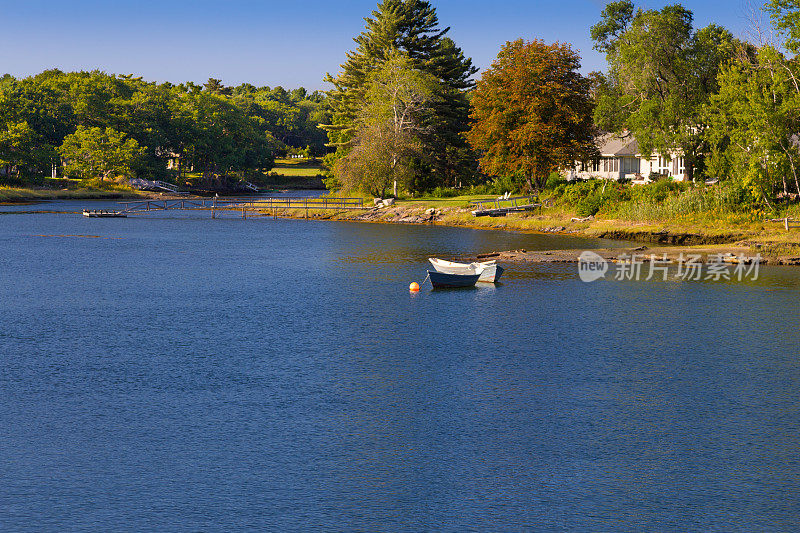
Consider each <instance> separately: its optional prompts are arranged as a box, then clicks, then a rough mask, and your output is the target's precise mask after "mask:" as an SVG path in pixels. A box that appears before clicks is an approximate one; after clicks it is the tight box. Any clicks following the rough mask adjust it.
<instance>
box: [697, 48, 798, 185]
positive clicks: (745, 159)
mask: <svg viewBox="0 0 800 533" xmlns="http://www.w3.org/2000/svg"><path fill="white" fill-rule="evenodd" d="M794 69H796V64H794V62H790V61H787V60H786V58H785V57H783V55H782V54H781V53H780V52H779V51H777V50H776V49H774V48H773V47H771V46H764V47H762V48H761V49H759V50H758V52H757V53H756V54H746V55H742V56H741V57H740V58H739V60H738V61H736V62H735V63H734V64H732V65H730V66H729V67H727V68H724V69H723V70H722V71H721V72H720V75H719V93H718V94H716V95H714V96H712V97H711V102H710V104H709V106H708V107H707V116H708V122H709V125H710V128H709V130H708V133H707V135H708V138H709V140H710V141H711V144H712V146H713V152H712V157H711V158H710V161H709V167H710V170H713V172H714V173H715V175H717V176H719V177H728V178H735V179H740V180H742V181H744V183H745V184H746V185H747V186H748V187H749V189H750V190H751V191H752V192H753V194H754V196H755V197H756V198H762V197H763V198H770V197H772V196H773V193H774V192H775V191H776V190H780V191H782V192H783V193H784V194H788V193H789V191H790V190H794V191H797V192H800V176H798V174H800V152H798V147H797V142H798V139H797V133H798V132H800V88H798V84H797V81H796V79H795V78H794V75H793V71H794Z"/></svg>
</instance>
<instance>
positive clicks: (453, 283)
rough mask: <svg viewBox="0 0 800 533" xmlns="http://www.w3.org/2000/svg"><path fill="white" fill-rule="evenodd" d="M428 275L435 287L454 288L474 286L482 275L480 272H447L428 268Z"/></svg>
mask: <svg viewBox="0 0 800 533" xmlns="http://www.w3.org/2000/svg"><path fill="white" fill-rule="evenodd" d="M428 277H429V278H430V280H431V285H433V288H434V289H444V288H448V289H453V288H463V287H474V286H475V283H477V282H478V278H479V277H481V276H480V274H447V273H445V272H437V271H435V270H428Z"/></svg>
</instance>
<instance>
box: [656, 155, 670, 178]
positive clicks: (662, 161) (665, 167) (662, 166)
mask: <svg viewBox="0 0 800 533" xmlns="http://www.w3.org/2000/svg"><path fill="white" fill-rule="evenodd" d="M670 162H671V160H670V158H669V157H665V156H662V155H660V156H658V166H657V167H656V170H657V171H658V173H659V174H664V175H666V176H669V175H671V174H672V172H671V170H672V169H671V168H670Z"/></svg>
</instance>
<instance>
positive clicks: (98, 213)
mask: <svg viewBox="0 0 800 533" xmlns="http://www.w3.org/2000/svg"><path fill="white" fill-rule="evenodd" d="M83 216H85V217H89V218H128V215H126V214H125V213H122V212H120V211H106V210H105V209H84V210H83Z"/></svg>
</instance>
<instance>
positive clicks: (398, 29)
mask: <svg viewBox="0 0 800 533" xmlns="http://www.w3.org/2000/svg"><path fill="white" fill-rule="evenodd" d="M365 20H366V28H365V29H364V31H363V32H362V33H361V34H360V35H359V36H358V37H356V38H355V39H354V40H355V42H356V45H357V47H356V49H355V50H354V51H350V52H348V53H347V60H346V61H345V63H344V64H342V65H341V72H340V73H339V75H338V76H336V77H333V76H331V75H330V74H328V75H327V76H326V78H325V81H327V82H329V83H331V84H332V85H333V87H334V88H333V89H332V90H331V91H329V92H328V97H329V105H330V107H331V111H332V121H331V124H328V125H324V126H323V128H324V129H326V130H327V131H328V137H329V140H330V144H331V145H332V146H336V147H337V156H338V157H342V156H343V155H345V154H347V153H348V152H349V150H350V149H351V147H352V146H351V145H352V141H353V139H354V138H355V136H356V133H357V132H356V128H357V115H358V111H359V109H360V108H361V107H362V106H363V104H364V101H365V95H366V92H367V90H368V78H369V74H370V73H371V72H374V71H375V70H377V69H379V68H380V66H381V65H383V64H384V63H385V62H386V61H387V58H388V57H390V56H391V55H392V54H393V53H394V51H400V52H403V53H404V54H406V55H407V56H408V57H409V58H410V59H411V61H412V62H413V63H414V66H415V67H416V68H417V69H419V70H420V71H422V72H425V73H427V74H430V75H432V76H433V77H434V78H435V79H437V80H438V82H439V83H438V88H437V90H436V95H435V99H434V103H433V105H432V106H431V110H430V113H429V116H428V117H427V122H428V124H429V125H430V128H429V129H428V133H426V135H425V136H424V139H423V141H424V143H425V145H426V149H427V151H428V153H429V154H430V159H429V161H428V169H427V170H428V174H429V179H428V180H423V181H422V182H419V183H416V184H413V185H412V187H413V188H414V189H417V190H419V189H422V188H426V187H427V186H429V185H431V184H432V183H444V182H445V180H448V179H449V181H450V184H455V182H456V177H457V176H459V175H460V174H462V173H464V172H465V170H467V169H469V167H470V165H471V164H474V163H473V162H474V157H473V156H472V155H471V153H470V152H469V148H468V147H467V145H466V143H465V141H464V140H463V138H462V136H461V134H462V133H463V132H464V131H466V130H467V128H468V126H467V125H468V120H469V103H468V100H467V96H466V92H467V91H469V90H470V89H471V88H472V87H473V85H474V82H473V80H472V75H473V74H475V72H477V69H476V68H475V67H473V66H472V61H471V60H470V59H469V58H466V57H465V56H464V54H463V52H462V51H461V50H460V49H459V48H458V47H457V46H456V45H455V43H454V42H453V41H452V39H450V38H448V37H446V34H447V32H448V31H449V28H444V29H440V27H439V20H438V17H437V15H436V10H435V9H434V8H433V7H432V6H431V4H430V3H429V2H427V1H424V0H383V1H382V2H381V3H379V4H378V7H377V10H375V11H373V12H372V17H370V18H367V19H365ZM426 181H429V182H430V183H426Z"/></svg>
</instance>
